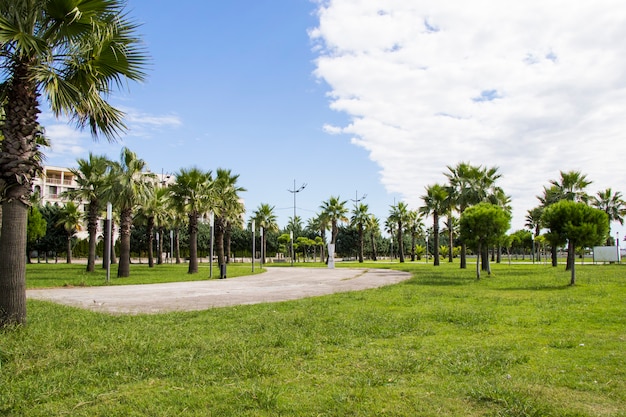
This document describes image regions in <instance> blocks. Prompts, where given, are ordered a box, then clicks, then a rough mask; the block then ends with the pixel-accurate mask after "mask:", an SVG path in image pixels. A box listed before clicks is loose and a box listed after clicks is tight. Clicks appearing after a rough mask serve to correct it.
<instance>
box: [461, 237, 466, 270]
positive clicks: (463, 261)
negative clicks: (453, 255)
mask: <svg viewBox="0 0 626 417" xmlns="http://www.w3.org/2000/svg"><path fill="white" fill-rule="evenodd" d="M466 268H467V245H466V244H465V243H464V242H461V269H466Z"/></svg>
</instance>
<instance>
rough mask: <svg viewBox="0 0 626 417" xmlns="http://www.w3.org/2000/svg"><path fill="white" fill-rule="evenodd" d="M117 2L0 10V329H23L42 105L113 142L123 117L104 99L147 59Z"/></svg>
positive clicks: (29, 4)
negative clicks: (19, 325) (29, 222)
mask: <svg viewBox="0 0 626 417" xmlns="http://www.w3.org/2000/svg"><path fill="white" fill-rule="evenodd" d="M124 6H125V2H123V1H122V0H101V1H96V2H93V1H81V2H78V1H71V2H68V1H65V0H47V1H32V0H11V1H2V2H0V67H1V68H3V75H2V82H1V83H0V103H1V104H2V107H3V110H4V119H3V120H2V122H0V129H1V130H2V135H3V136H4V140H2V142H1V143H0V150H1V152H0V190H1V191H2V194H1V199H2V211H3V220H2V221H3V226H2V235H1V236H2V237H1V238H0V283H1V284H0V285H2V287H3V288H4V289H5V290H4V291H2V293H1V294H0V312H1V313H0V325H6V324H10V323H24V322H25V321H26V290H25V280H26V270H25V267H26V253H25V251H26V221H27V216H28V195H29V193H30V188H31V184H32V179H33V177H34V175H35V174H36V172H37V171H39V170H40V161H41V158H40V157H39V152H38V144H37V136H38V135H39V132H40V126H39V124H38V121H37V115H38V113H40V110H39V105H40V101H39V100H40V97H42V96H43V98H44V99H47V101H48V103H49V105H50V107H51V109H52V112H53V113H54V114H55V115H57V116H58V115H61V114H63V115H69V116H70V117H71V119H72V120H73V122H75V124H76V125H77V126H79V127H81V128H84V127H89V129H90V130H91V133H92V135H93V136H98V135H99V134H102V135H104V136H105V137H106V138H108V139H112V138H115V137H116V136H117V135H118V134H119V133H120V132H122V131H123V130H124V129H125V126H124V124H123V121H122V119H123V116H124V114H123V112H121V111H119V110H117V109H115V108H114V107H112V106H111V105H110V104H109V103H108V102H107V101H106V100H105V97H106V95H108V94H109V93H110V92H111V91H113V90H114V87H116V86H121V85H123V84H124V81H125V80H127V79H129V80H135V81H138V80H142V79H143V78H144V73H143V69H144V68H145V65H146V61H147V59H146V55H145V53H144V51H143V49H142V46H140V45H141V43H140V39H139V38H138V36H137V35H136V28H137V25H136V24H134V23H133V22H131V21H130V20H129V18H128V15H127V13H126V11H125V10H124Z"/></svg>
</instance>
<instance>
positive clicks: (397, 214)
mask: <svg viewBox="0 0 626 417" xmlns="http://www.w3.org/2000/svg"><path fill="white" fill-rule="evenodd" d="M389 220H390V221H392V222H394V223H396V225H397V226H398V227H397V229H396V231H397V233H398V253H399V256H400V262H404V242H403V241H404V238H403V233H404V226H405V225H406V223H407V222H408V220H409V206H408V205H407V204H406V203H404V202H402V201H400V202H398V203H397V204H395V205H393V206H391V210H390V211H389Z"/></svg>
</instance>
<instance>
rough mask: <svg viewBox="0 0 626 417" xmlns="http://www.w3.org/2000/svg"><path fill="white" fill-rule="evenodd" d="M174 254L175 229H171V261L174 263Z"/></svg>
mask: <svg viewBox="0 0 626 417" xmlns="http://www.w3.org/2000/svg"><path fill="white" fill-rule="evenodd" d="M173 254H174V231H173V230H170V263H172V255H173Z"/></svg>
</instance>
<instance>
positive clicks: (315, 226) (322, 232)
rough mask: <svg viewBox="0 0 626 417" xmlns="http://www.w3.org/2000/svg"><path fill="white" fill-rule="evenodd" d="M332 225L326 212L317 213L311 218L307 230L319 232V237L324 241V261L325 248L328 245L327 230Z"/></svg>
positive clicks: (321, 251) (322, 245)
mask: <svg viewBox="0 0 626 417" xmlns="http://www.w3.org/2000/svg"><path fill="white" fill-rule="evenodd" d="M329 223H330V219H329V218H328V216H327V215H326V213H324V212H320V213H317V214H316V215H315V216H314V217H311V218H310V219H309V221H308V224H307V228H309V229H310V230H312V231H314V232H315V233H317V232H319V237H320V238H321V240H322V244H321V245H320V259H324V246H325V245H326V230H328V226H329Z"/></svg>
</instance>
